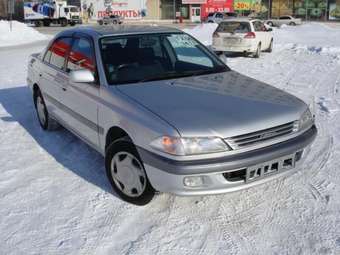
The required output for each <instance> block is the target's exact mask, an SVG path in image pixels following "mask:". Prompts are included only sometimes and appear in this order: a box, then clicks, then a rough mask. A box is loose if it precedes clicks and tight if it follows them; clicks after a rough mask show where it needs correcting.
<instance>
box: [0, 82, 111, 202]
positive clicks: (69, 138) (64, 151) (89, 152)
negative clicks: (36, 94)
mask: <svg viewBox="0 0 340 255" xmlns="http://www.w3.org/2000/svg"><path fill="white" fill-rule="evenodd" d="M0 104H1V105H2V106H3V108H4V109H5V111H7V113H8V114H9V115H10V116H5V117H0V119H1V120H2V121H4V122H18V123H19V124H20V125H21V126H22V127H23V128H24V129H25V130H26V131H27V132H28V133H29V134H30V135H31V136H32V137H33V138H34V140H35V141H36V142H37V143H38V144H39V146H40V147H41V148H43V149H44V150H45V151H46V152H48V153H49V154H50V155H51V156H52V157H53V158H54V159H55V160H56V161H57V162H58V163H60V164H61V165H62V166H63V167H64V168H65V169H67V170H70V171H72V172H73V173H75V174H76V175H78V176H79V177H81V178H83V179H85V180H86V181H88V182H89V183H92V184H94V185H96V186H98V187H100V188H101V189H103V190H104V191H106V192H109V193H111V194H113V195H115V196H117V195H116V194H115V193H114V191H113V190H112V188H111V185H110V183H109V181H108V180H107V178H106V174H105V168H104V159H103V157H102V156H101V155H100V154H99V153H98V152H97V151H95V150H94V149H92V148H91V147H89V146H88V145H87V144H85V143H84V142H82V141H81V140H80V139H78V138H77V137H76V136H75V135H73V134H72V133H70V132H69V131H67V130H66V129H64V128H60V129H58V130H56V131H53V132H47V131H44V130H43V129H42V128H41V127H40V125H39V123H38V120H37V117H36V112H35V109H34V104H33V100H32V94H31V92H30V90H29V88H28V87H27V86H22V87H15V88H6V89H0ZM13 141H15V138H13ZM32 160H34V158H33V157H32ZM57 167H58V166H57V165H56V168H57ZM58 170H59V169H58ZM63 170H64V169H63Z"/></svg>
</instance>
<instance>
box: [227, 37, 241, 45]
mask: <svg viewBox="0 0 340 255" xmlns="http://www.w3.org/2000/svg"><path fill="white" fill-rule="evenodd" d="M224 42H225V43H228V44H233V43H239V42H240V39H238V38H224Z"/></svg>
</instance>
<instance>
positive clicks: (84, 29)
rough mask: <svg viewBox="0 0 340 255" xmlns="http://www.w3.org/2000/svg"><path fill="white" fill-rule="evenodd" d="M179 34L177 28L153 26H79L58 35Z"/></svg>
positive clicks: (95, 36)
mask: <svg viewBox="0 0 340 255" xmlns="http://www.w3.org/2000/svg"><path fill="white" fill-rule="evenodd" d="M176 32H177V33H178V32H182V31H181V30H178V29H176V28H171V27H165V26H152V25H149V26H147V25H143V26H139V25H112V26H110V25H107V26H103V25H102V26H101V25H93V26H79V27H76V28H71V29H67V30H65V31H62V32H60V33H59V34H58V37H59V36H72V34H74V33H84V34H87V35H89V36H92V37H94V38H99V37H102V36H110V35H113V36H114V35H131V34H132V35H133V34H149V33H176Z"/></svg>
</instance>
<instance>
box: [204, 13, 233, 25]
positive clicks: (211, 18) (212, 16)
mask: <svg viewBox="0 0 340 255" xmlns="http://www.w3.org/2000/svg"><path fill="white" fill-rule="evenodd" d="M236 17H237V13H236V12H211V13H209V15H208V17H207V20H206V21H207V22H208V23H217V24H219V23H220V22H221V21H223V20H225V19H229V18H236Z"/></svg>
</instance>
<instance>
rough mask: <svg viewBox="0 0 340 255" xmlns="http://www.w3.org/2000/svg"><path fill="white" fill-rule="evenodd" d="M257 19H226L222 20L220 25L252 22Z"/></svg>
mask: <svg viewBox="0 0 340 255" xmlns="http://www.w3.org/2000/svg"><path fill="white" fill-rule="evenodd" d="M254 20H255V19H250V18H244V17H241V18H229V19H224V20H222V21H221V22H220V23H222V22H233V21H234V22H235V21H236V22H240V21H242V22H252V21H254Z"/></svg>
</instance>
